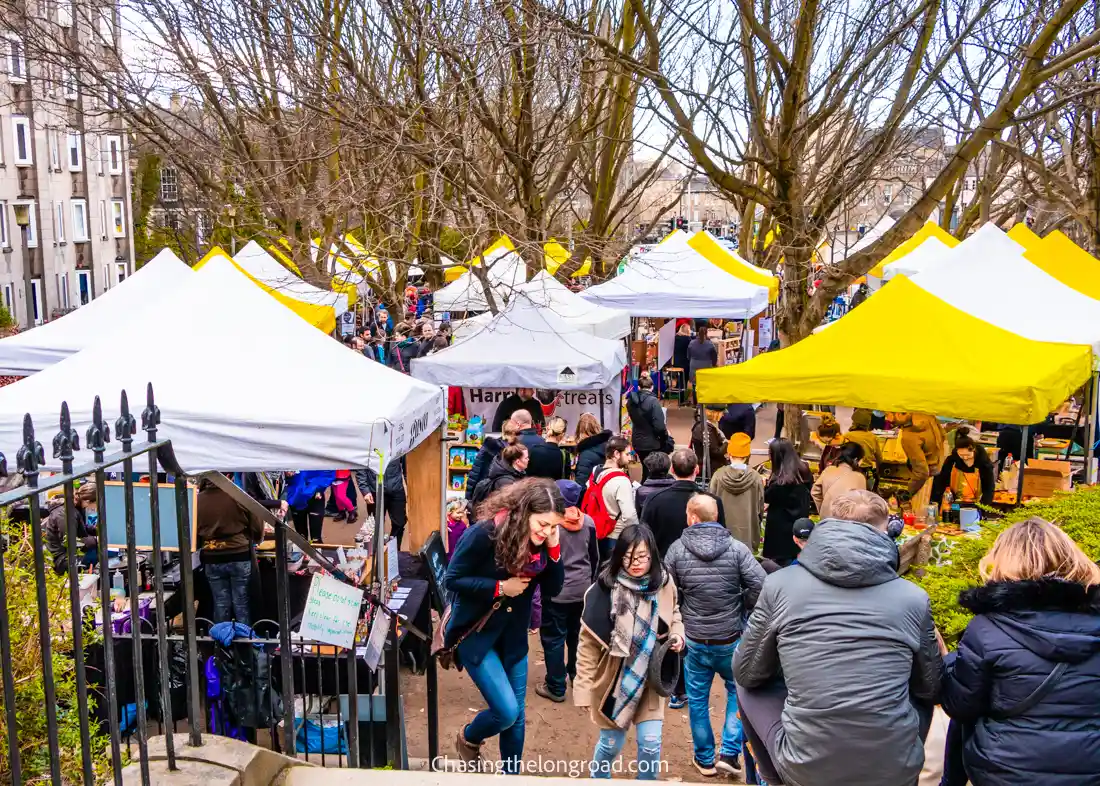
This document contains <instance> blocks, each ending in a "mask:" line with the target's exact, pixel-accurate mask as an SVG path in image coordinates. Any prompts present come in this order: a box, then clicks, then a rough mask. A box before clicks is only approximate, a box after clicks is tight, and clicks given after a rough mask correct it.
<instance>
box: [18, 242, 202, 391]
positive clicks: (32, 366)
mask: <svg viewBox="0 0 1100 786" xmlns="http://www.w3.org/2000/svg"><path fill="white" fill-rule="evenodd" d="M194 275H195V272H194V271H193V270H191V268H189V267H188V266H187V265H186V264H184V263H183V262H182V261H181V260H180V258H179V257H177V256H176V255H175V254H174V253H172V251H170V250H169V249H167V248H166V249H163V250H162V251H161V252H160V253H158V254H157V255H156V256H155V257H153V258H152V259H151V260H149V261H148V262H146V263H145V264H144V265H142V266H141V267H140V268H138V270H137V272H135V273H134V275H132V276H130V277H129V278H127V279H125V280H124V281H121V282H120V283H118V284H117V285H115V286H114V287H112V288H111V289H108V290H107V291H106V292H104V293H103V294H102V295H100V296H99V297H97V298H95V299H94V300H92V301H91V302H90V303H88V304H87V305H83V306H81V307H80V308H78V309H77V310H76V311H73V312H71V313H69V314H66V315H65V316H63V317H61V318H60V319H55V320H53V321H52V322H47V323H46V324H44V325H40V326H38V327H36V328H33V329H31V330H28V331H26V332H24V333H18V334H16V335H14V336H11V337H9V338H5V339H3V340H0V374H10V375H13V376H19V377H26V376H30V375H31V374H35V373H37V372H39V371H41V370H42V369H44V368H49V367H50V366H52V365H53V364H55V363H59V362H61V361H62V360H64V359H65V358H67V357H69V356H70V355H72V354H74V353H76V352H79V351H80V350H82V349H84V347H87V346H91V345H92V344H94V343H96V342H98V341H106V340H109V339H119V338H122V337H125V338H126V339H127V340H132V339H133V337H134V336H135V335H144V334H145V333H146V332H147V331H148V328H147V327H140V328H138V330H137V331H136V332H132V331H126V330H123V329H122V327H123V325H127V324H129V322H130V316H131V314H132V313H133V312H134V310H135V309H143V308H144V307H145V306H147V305H148V304H149V303H153V302H156V301H159V300H162V299H164V298H165V297H168V296H171V294H172V293H173V292H175V291H176V290H178V289H179V288H180V287H181V286H183V285H185V284H186V283H187V282H188V281H190V280H191V279H192V278H193V277H194Z"/></svg>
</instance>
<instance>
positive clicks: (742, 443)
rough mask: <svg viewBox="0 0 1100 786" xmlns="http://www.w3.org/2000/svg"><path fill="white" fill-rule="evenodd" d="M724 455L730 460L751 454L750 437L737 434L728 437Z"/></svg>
mask: <svg viewBox="0 0 1100 786" xmlns="http://www.w3.org/2000/svg"><path fill="white" fill-rule="evenodd" d="M726 454H727V455H728V456H729V457H730V458H746V457H748V456H749V455H751V454H752V437H750V436H749V435H748V434H743V433H741V432H738V433H737V434H734V435H733V436H731V437H730V441H729V444H728V445H727V446H726Z"/></svg>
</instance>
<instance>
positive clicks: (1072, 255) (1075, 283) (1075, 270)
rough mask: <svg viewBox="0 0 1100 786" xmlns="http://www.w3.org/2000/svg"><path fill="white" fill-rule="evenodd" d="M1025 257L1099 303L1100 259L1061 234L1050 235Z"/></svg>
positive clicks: (1030, 249)
mask: <svg viewBox="0 0 1100 786" xmlns="http://www.w3.org/2000/svg"><path fill="white" fill-rule="evenodd" d="M1010 234H1011V233H1010ZM1025 256H1026V257H1027V258H1028V260H1029V261H1030V262H1032V263H1034V264H1035V265H1038V266H1039V267H1040V268H1042V269H1043V270H1045V271H1046V272H1047V273H1049V274H1050V275H1052V276H1054V278H1056V279H1058V280H1059V281H1061V282H1062V283H1063V284H1065V285H1066V286H1068V287H1073V288H1074V289H1076V290H1077V291H1078V292H1080V293H1082V294H1084V295H1088V296H1089V297H1091V298H1095V299H1097V300H1100V260H1098V259H1096V257H1094V256H1092V255H1091V254H1089V253H1088V252H1087V251H1085V250H1084V249H1083V248H1081V247H1080V246H1078V245H1077V244H1076V243H1074V242H1073V241H1072V240H1070V239H1069V238H1068V237H1066V236H1065V235H1064V234H1062V233H1061V232H1058V231H1054V232H1051V233H1050V234H1049V235H1047V236H1046V237H1044V238H1043V239H1042V240H1041V241H1040V242H1038V243H1037V244H1035V245H1034V246H1033V247H1031V248H1029V249H1028V251H1027V253H1026V254H1025Z"/></svg>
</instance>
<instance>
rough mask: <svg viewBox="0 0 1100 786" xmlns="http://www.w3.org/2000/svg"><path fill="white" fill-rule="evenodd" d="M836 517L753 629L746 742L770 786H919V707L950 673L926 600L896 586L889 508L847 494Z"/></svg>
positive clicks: (744, 694) (741, 682) (745, 649)
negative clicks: (945, 670)
mask: <svg viewBox="0 0 1100 786" xmlns="http://www.w3.org/2000/svg"><path fill="white" fill-rule="evenodd" d="M833 515H834V517H835V518H830V519H825V520H824V521H822V522H820V523H819V524H817V526H815V527H814V530H813V533H812V534H811V535H810V539H809V541H808V542H807V544H806V548H804V549H803V550H802V553H801V555H799V558H798V564H797V565H792V566H791V567H789V568H784V569H783V570H780V571H778V572H776V573H773V574H772V575H771V576H769V577H768V580H767V582H766V583H765V585H764V590H763V592H761V593H760V598H759V600H758V601H757V604H756V609H755V610H754V611H753V613H752V616H751V617H750V618H749V624H748V628H747V629H746V630H745V634H744V636H743V637H742V640H741V646H740V648H739V649H738V651H737V657H736V659H735V663H734V675H735V677H736V678H737V686H738V700H739V701H740V703H741V713H742V717H743V718H744V720H745V734H746V737H747V738H748V740H749V742H750V743H751V744H752V749H753V753H754V755H755V756H756V758H757V765H758V768H759V770H760V774H761V775H762V776H763V778H764V780H765V781H767V782H769V783H779V782H780V781H779V779H778V778H782V782H783V783H785V784H787V785H788V786H913V784H915V783H916V782H917V777H918V776H919V775H920V771H921V767H922V766H923V764H924V745H923V743H922V741H921V735H922V733H926V731H927V727H926V726H925V725H924V723H922V719H921V717H920V715H919V714H918V706H921V709H923V710H925V711H927V709H928V708H929V707H930V705H931V703H932V702H933V701H934V700H935V698H936V694H937V692H938V690H939V684H940V677H941V673H942V670H943V660H942V658H941V657H940V654H939V649H938V647H937V644H936V632H935V627H934V625H933V623H932V612H931V609H930V607H929V602H928V596H927V595H926V594H925V593H924V590H922V589H920V588H919V587H917V586H916V585H915V584H912V583H911V582H908V581H905V580H904V579H902V578H900V577H899V576H898V575H897V565H898V552H897V547H896V546H895V545H894V542H893V541H892V540H891V539H890V537H889V536H887V535H886V521H887V509H886V503H885V502H883V500H882V498H881V497H879V496H877V495H876V494H873V493H871V492H869V491H850V492H848V493H846V494H843V495H842V496H840V497H839V498H838V499H837V500H836V501H835V502H834V503H833ZM780 674H782V682H781V681H779V680H777V677H779V675H780ZM783 682H785V683H786V684H785V686H784V685H783ZM915 703H916V705H917V706H915ZM922 727H923V728H922ZM777 776H778V777H777Z"/></svg>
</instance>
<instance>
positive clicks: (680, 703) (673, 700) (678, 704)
mask: <svg viewBox="0 0 1100 786" xmlns="http://www.w3.org/2000/svg"><path fill="white" fill-rule="evenodd" d="M687 703H688V699H687V696H669V697H668V708H669V709H670V710H682V709H683V708H684V707H686V706H687Z"/></svg>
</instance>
